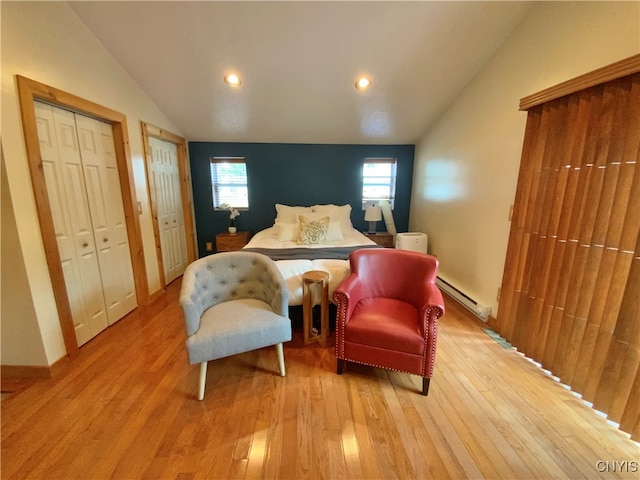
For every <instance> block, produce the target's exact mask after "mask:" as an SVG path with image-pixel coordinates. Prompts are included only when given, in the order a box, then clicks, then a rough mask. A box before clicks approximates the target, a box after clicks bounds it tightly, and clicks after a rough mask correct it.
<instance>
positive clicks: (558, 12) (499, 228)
mask: <svg viewBox="0 0 640 480" xmlns="http://www.w3.org/2000/svg"><path fill="white" fill-rule="evenodd" d="M639 52H640V3H639V2H544V3H543V2H540V3H535V4H534V6H533V7H532V8H531V10H530V11H529V12H528V13H527V15H526V16H525V18H524V19H523V21H522V22H521V24H520V25H518V26H516V28H515V29H514V31H513V32H512V34H511V35H510V37H509V38H508V39H507V40H506V41H505V43H504V44H503V45H502V46H501V47H500V48H499V49H498V51H497V52H496V53H495V54H494V56H493V57H492V58H491V59H490V60H489V61H488V62H487V63H486V64H485V65H484V66H483V68H482V69H481V71H480V72H479V73H478V74H477V75H476V77H475V78H474V79H473V80H472V81H471V82H470V83H469V84H468V85H467V87H466V89H465V91H464V92H463V93H462V94H461V95H460V96H459V97H458V98H457V99H456V101H455V103H454V104H453V105H451V106H450V108H449V109H448V110H447V111H446V112H445V113H444V114H443V115H442V116H441V118H440V119H439V120H438V122H437V123H436V124H435V125H434V126H433V127H432V128H430V129H429V131H428V132H427V133H426V134H425V135H424V136H423V138H422V139H421V140H420V142H419V143H418V145H416V157H415V167H414V179H413V193H412V200H411V214H410V218H409V228H410V230H411V231H421V232H426V233H427V234H428V235H429V247H430V248H429V250H430V253H432V254H435V255H437V257H438V259H439V261H440V274H441V276H443V277H444V278H446V279H447V280H449V281H450V282H451V283H453V284H454V285H456V286H458V287H459V288H460V289H462V290H463V291H465V292H467V293H468V294H470V295H472V296H473V297H475V298H476V299H478V300H479V301H481V302H482V303H484V304H487V305H491V306H492V314H493V315H494V316H495V315H496V314H497V307H498V304H497V302H496V296H497V290H498V288H499V287H500V285H501V282H502V273H503V268H504V260H505V255H506V250H507V241H508V237H509V227H510V224H509V222H508V215H509V208H510V205H511V204H512V203H513V200H514V195H515V187H516V181H517V176H518V169H519V165H520V154H521V150H522V141H523V139H524V129H525V123H526V117H527V114H526V112H520V111H518V104H519V101H520V99H521V98H523V97H526V96H528V95H531V94H533V93H536V92H538V91H540V90H543V89H545V88H547V87H550V86H553V85H556V84H558V83H561V82H563V81H565V80H569V79H571V78H574V77H576V76H578V75H581V74H584V73H587V72H590V71H592V70H595V69H596V68H599V67H603V66H605V65H608V64H611V63H613V62H616V61H618V60H622V59H624V58H627V57H630V56H632V55H635V54H637V53H639Z"/></svg>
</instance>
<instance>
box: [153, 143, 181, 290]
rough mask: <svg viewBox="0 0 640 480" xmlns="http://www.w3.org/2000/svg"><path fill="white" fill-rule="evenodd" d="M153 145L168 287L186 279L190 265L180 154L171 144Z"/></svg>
mask: <svg viewBox="0 0 640 480" xmlns="http://www.w3.org/2000/svg"><path fill="white" fill-rule="evenodd" d="M149 144H150V147H151V152H152V162H151V178H152V181H153V191H154V192H155V201H156V210H157V211H156V215H157V219H158V229H159V232H160V246H161V249H162V262H163V267H164V275H165V283H167V284H168V283H170V282H171V281H173V280H174V279H175V278H177V277H179V276H180V275H182V273H183V272H184V269H185V268H186V266H187V263H188V259H187V244H186V238H185V231H184V218H183V213H182V196H181V190H180V173H179V169H178V153H177V148H176V146H175V145H174V144H173V143H170V142H165V141H163V140H159V139H157V138H150V139H149Z"/></svg>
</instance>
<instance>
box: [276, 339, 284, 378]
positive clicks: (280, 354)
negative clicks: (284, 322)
mask: <svg viewBox="0 0 640 480" xmlns="http://www.w3.org/2000/svg"><path fill="white" fill-rule="evenodd" d="M276 350H278V363H279V364H280V376H281V377H284V376H285V375H286V372H285V370H284V350H283V349H282V343H278V344H277V345H276Z"/></svg>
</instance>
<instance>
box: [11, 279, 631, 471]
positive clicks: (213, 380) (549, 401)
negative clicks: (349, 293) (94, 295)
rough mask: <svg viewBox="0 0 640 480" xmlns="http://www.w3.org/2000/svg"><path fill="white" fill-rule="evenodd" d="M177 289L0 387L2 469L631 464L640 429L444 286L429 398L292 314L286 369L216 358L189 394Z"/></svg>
mask: <svg viewBox="0 0 640 480" xmlns="http://www.w3.org/2000/svg"><path fill="white" fill-rule="evenodd" d="M178 289H179V280H178V281H177V282H174V284H172V285H171V286H170V288H169V289H168V293H167V297H166V301H164V300H161V301H160V304H158V305H156V306H155V308H151V309H149V311H147V313H143V314H140V313H137V314H136V313H134V314H133V315H131V316H129V317H127V318H125V319H123V320H122V321H120V322H119V323H117V324H116V325H114V326H113V327H111V328H109V329H107V331H105V332H104V333H102V334H101V335H99V336H98V337H97V338H95V339H94V340H92V341H91V342H89V344H87V345H86V346H84V347H82V348H81V353H80V356H79V358H77V359H76V360H74V361H73V362H70V363H69V364H68V366H66V367H65V368H64V369H63V371H62V372H60V373H59V374H58V375H56V376H55V378H53V379H50V380H43V381H39V382H37V383H34V384H32V385H30V386H27V387H26V388H21V389H19V390H18V391H16V392H15V393H13V394H11V395H10V396H9V397H8V398H6V399H4V400H3V401H2V402H1V415H2V450H1V461H2V470H1V472H2V478H3V479H12V478H15V479H29V478H34V479H89V478H96V479H102V478H115V479H137V478H150V479H151V478H158V479H183V480H184V479H196V478H198V479H217V478H225V479H226V478H279V479H298V478H330V479H339V478H347V479H358V478H380V479H394V478H397V479H411V478H418V479H428V478H438V479H440V478H496V479H497V478H508V479H534V478H535V479H546V478H571V479H576V478H598V479H599V478H638V475H639V474H638V473H637V471H636V472H633V471H631V470H633V468H632V467H631V465H633V464H631V463H627V465H628V466H627V467H626V468H625V467H623V468H619V467H620V465H621V464H616V463H613V462H624V461H626V462H633V461H636V462H637V461H638V460H639V456H640V451H639V448H638V444H636V443H634V442H632V441H631V440H629V439H628V436H627V435H625V434H624V433H622V432H620V431H618V430H617V429H616V428H615V427H614V426H611V425H609V424H608V423H607V422H606V419H604V418H602V417H600V416H598V415H597V414H596V413H595V412H594V411H592V410H591V409H589V408H588V407H587V406H586V405H585V404H584V403H583V402H582V401H581V400H580V399H579V398H577V397H576V396H574V395H573V394H572V393H571V392H569V391H567V390H566V389H565V388H564V387H563V386H561V385H560V384H558V383H556V382H555V381H554V380H553V379H552V378H551V377H549V376H548V375H546V374H545V373H544V372H542V371H541V370H540V369H538V368H537V367H536V366H535V365H534V364H532V363H531V362H529V361H528V360H527V359H525V358H523V357H522V356H521V355H519V354H518V353H517V352H516V351H515V350H513V349H507V348H504V347H503V346H501V345H500V343H498V342H496V341H495V340H494V339H492V338H490V337H489V336H488V335H487V334H485V333H484V332H483V331H482V330H481V328H482V326H483V325H482V324H481V322H479V321H478V320H476V319H475V318H474V317H472V316H471V315H470V314H468V313H467V312H466V310H464V309H463V308H461V307H460V306H458V305H457V304H455V302H453V301H452V300H448V301H446V304H447V315H446V316H445V317H444V318H443V319H442V320H441V321H440V329H439V344H438V350H437V357H436V367H435V373H434V375H433V378H432V381H431V387H430V391H429V396H427V397H423V396H421V395H420V394H419V393H418V392H419V390H420V387H421V381H420V379H419V378H418V377H414V376H410V375H407V374H401V373H395V372H387V371H384V370H377V369H374V368H369V367H364V366H355V365H351V364H349V365H347V367H346V371H345V373H344V375H342V376H339V375H336V373H335V366H336V360H335V356H334V354H333V342H330V345H328V346H327V347H325V348H323V347H320V346H319V345H317V344H314V345H310V346H304V345H303V342H302V331H301V329H296V330H295V332H294V340H293V341H292V342H290V343H288V344H286V345H285V362H286V367H287V376H286V377H285V378H281V377H280V376H279V375H278V373H277V372H278V365H277V356H276V350H275V348H268V349H262V350H259V351H255V352H250V353H247V354H242V355H237V356H234V357H231V358H227V359H223V360H218V361H215V362H211V363H210V364H209V373H208V378H207V391H206V395H205V399H204V401H202V402H198V401H197V400H196V398H195V395H196V393H197V383H198V370H199V367H197V366H189V365H188V364H187V360H186V354H185V350H184V346H183V342H184V329H183V323H182V318H181V313H180V309H179V306H178V302H177V295H178ZM600 461H602V462H608V463H604V464H603V463H598V462H600ZM637 465H638V464H637V463H636V467H637ZM614 467H615V470H616V472H611V471H608V472H600V471H599V470H602V469H607V468H608V470H613V469H614ZM621 470H622V471H621Z"/></svg>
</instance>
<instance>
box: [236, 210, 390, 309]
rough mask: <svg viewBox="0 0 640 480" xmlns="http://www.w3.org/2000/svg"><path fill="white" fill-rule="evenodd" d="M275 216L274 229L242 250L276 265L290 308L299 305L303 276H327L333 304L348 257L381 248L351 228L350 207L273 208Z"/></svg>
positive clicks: (257, 235) (346, 272) (253, 239)
mask: <svg viewBox="0 0 640 480" xmlns="http://www.w3.org/2000/svg"><path fill="white" fill-rule="evenodd" d="M276 212H277V216H276V221H275V223H274V225H273V226H272V227H269V228H267V229H265V230H261V231H260V232H258V233H256V234H255V235H254V236H253V237H252V238H251V240H250V241H249V243H247V245H246V246H245V247H244V249H245V250H248V251H254V252H258V253H263V254H265V255H267V256H269V257H270V258H272V259H273V260H274V261H275V263H276V265H277V266H278V269H279V270H280V272H281V273H282V275H283V276H284V278H285V280H286V281H287V286H288V288H289V305H290V306H296V305H302V275H303V274H304V273H305V272H308V271H310V270H323V271H325V272H328V273H329V299H330V300H331V301H333V298H332V296H333V291H334V290H335V288H336V287H337V286H338V284H339V283H340V282H341V281H342V279H344V278H345V277H346V276H347V274H348V273H349V253H351V251H353V250H355V249H358V248H382V247H380V246H379V245H377V244H376V243H375V242H373V241H372V240H370V239H368V238H367V237H366V236H365V235H363V234H362V233H360V232H359V231H358V230H356V229H355V228H353V225H352V223H351V206H350V205H314V206H312V207H295V206H287V205H282V204H276ZM300 217H302V218H300ZM327 218H328V219H329V220H328V221H327V220H326V219H327ZM319 223H320V226H321V227H322V226H326V227H327V228H326V229H325V231H324V236H323V234H322V231H320V232H318V230H319V227H318V224H319ZM309 232H311V234H310V235H307V233H309Z"/></svg>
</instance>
